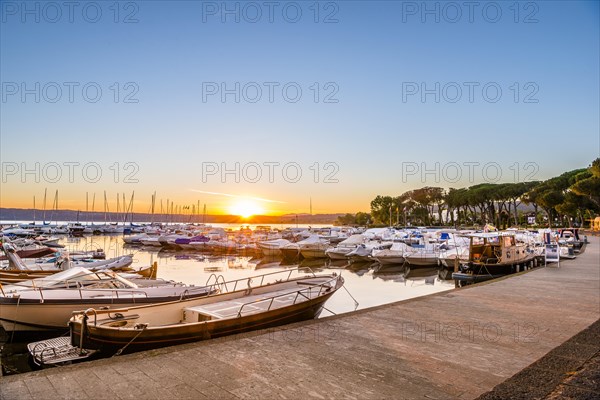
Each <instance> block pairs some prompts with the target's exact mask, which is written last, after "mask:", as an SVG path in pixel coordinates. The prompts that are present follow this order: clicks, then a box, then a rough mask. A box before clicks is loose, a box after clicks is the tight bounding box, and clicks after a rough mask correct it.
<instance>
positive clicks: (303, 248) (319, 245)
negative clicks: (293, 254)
mask: <svg viewBox="0 0 600 400" xmlns="http://www.w3.org/2000/svg"><path fill="white" fill-rule="evenodd" d="M296 244H297V245H298V248H299V250H300V254H302V257H304V258H306V259H309V258H325V257H327V254H325V250H327V248H328V247H329V241H328V240H324V239H321V238H320V237H319V235H310V236H309V237H307V238H306V239H304V240H301V241H299V242H297V243H296Z"/></svg>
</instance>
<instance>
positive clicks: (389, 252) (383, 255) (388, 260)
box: [371, 242, 408, 265]
mask: <svg viewBox="0 0 600 400" xmlns="http://www.w3.org/2000/svg"><path fill="white" fill-rule="evenodd" d="M407 247H408V246H407V245H406V244H405V243H402V242H395V243H393V244H392V247H390V248H389V249H380V250H373V252H372V253H371V257H372V258H373V259H375V260H377V262H378V263H379V264H381V265H388V264H404V253H405V252H406V249H407Z"/></svg>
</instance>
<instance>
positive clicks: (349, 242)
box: [325, 234, 365, 260]
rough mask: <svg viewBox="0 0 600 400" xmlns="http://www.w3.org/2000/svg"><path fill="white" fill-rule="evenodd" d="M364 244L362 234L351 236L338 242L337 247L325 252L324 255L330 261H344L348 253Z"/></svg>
mask: <svg viewBox="0 0 600 400" xmlns="http://www.w3.org/2000/svg"><path fill="white" fill-rule="evenodd" d="M364 242H365V237H364V236H363V235H362V234H357V235H352V236H350V237H349V238H347V239H344V240H342V241H341V242H339V243H338V244H337V246H335V247H330V248H328V249H327V250H325V254H327V256H328V257H329V258H330V259H332V260H346V259H347V257H346V256H347V255H348V253H350V252H351V251H353V250H355V249H356V248H357V247H358V246H359V245H360V244H362V243H364Z"/></svg>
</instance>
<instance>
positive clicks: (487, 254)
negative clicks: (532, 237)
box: [452, 232, 535, 283]
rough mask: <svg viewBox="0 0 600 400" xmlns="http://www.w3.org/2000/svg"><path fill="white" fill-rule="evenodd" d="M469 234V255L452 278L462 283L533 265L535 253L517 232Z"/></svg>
mask: <svg viewBox="0 0 600 400" xmlns="http://www.w3.org/2000/svg"><path fill="white" fill-rule="evenodd" d="M465 237H468V238H469V240H470V241H469V258H468V261H467V262H466V263H462V264H461V266H460V271H457V272H455V273H454V274H452V278H453V279H455V280H456V281H459V282H463V283H470V282H480V281H483V280H488V279H494V278H497V277H500V276H503V275H507V274H510V273H514V272H519V271H520V270H521V269H526V268H528V267H532V266H533V265H534V258H535V254H534V252H533V251H532V249H530V247H529V245H528V244H526V243H520V242H518V241H517V240H516V234H515V233H514V232H489V233H488V232H486V233H472V234H468V235H465Z"/></svg>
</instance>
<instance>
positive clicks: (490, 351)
mask: <svg viewBox="0 0 600 400" xmlns="http://www.w3.org/2000/svg"><path fill="white" fill-rule="evenodd" d="M589 240H590V244H588V245H587V246H586V249H585V252H584V253H583V254H581V255H579V256H578V257H577V259H575V260H570V261H565V262H561V265H560V268H556V267H555V266H549V267H545V268H538V269H535V270H533V271H527V272H524V273H520V274H516V275H513V276H509V277H506V278H503V279H499V280H495V281H491V282H487V283H485V284H479V285H474V286H470V287H465V288H461V289H455V290H451V291H447V292H443V293H437V294H433V295H429V296H425V297H420V298H416V299H411V300H407V301H402V302H397V303H393V304H387V305H384V306H380V307H376V308H371V309H366V310H359V311H356V312H353V313H348V314H343V315H338V316H334V317H329V318H323V319H319V320H313V321H306V322H302V323H298V324H293V325H289V326H286V327H282V328H278V329H268V330H263V331H257V332H251V333H247V334H241V335H235V336H229V337H225V338H220V339H216V340H211V341H205V342H198V343H193V344H187V345H182V346H176V347H171V348H164V349H158V350H152V351H148V352H142V353H136V354H130V355H124V356H119V357H113V358H109V359H102V360H97V361H92V362H87V363H81V364H75V365H71V366H66V367H60V368H52V369H46V370H41V371H35V372H30V373H24V374H19V375H12V376H5V377H2V378H0V398H1V399H3V400H4V399H6V400H9V399H10V400H12V399H45V400H46V399H68V398H74V399H75V398H76V399H82V398H93V399H104V398H106V399H174V398H175V399H180V398H181V399H183V398H190V399H203V398H212V399H299V398H302V399H330V398H335V399H384V398H385V399H387V398H390V399H391V398H394V399H449V398H457V399H473V398H477V397H479V396H482V395H483V398H503V396H502V392H500V394H499V395H497V396H496V397H495V395H494V394H493V392H492V394H490V393H488V392H490V391H491V390H492V389H494V388H495V387H497V386H498V385H500V386H498V387H499V388H501V389H500V390H506V391H507V392H505V393H512V394H513V395H514V393H521V394H523V393H526V394H527V393H529V394H531V393H532V391H536V393H537V394H538V395H539V396H540V397H539V398H544V397H545V396H546V395H547V394H549V393H550V392H552V391H553V390H554V389H555V387H556V386H557V385H559V384H560V383H561V382H562V383H564V382H565V379H567V378H568V377H569V376H570V375H572V374H573V373H574V372H575V371H576V370H577V369H578V368H580V367H581V366H582V365H584V364H585V363H587V362H589V361H590V360H592V359H597V355H598V354H599V352H600V340H598V337H599V336H600V332H599V330H598V329H595V330H593V329H592V330H590V329H591V328H589V327H590V326H591V325H593V324H594V323H595V322H596V321H597V320H598V319H599V318H600V240H599V238H597V237H592V238H589ZM348 301H351V299H350V298H349V299H348ZM597 325H598V324H596V325H595V326H596V327H597ZM586 329H587V331H586ZM582 331H584V334H582V335H580V336H576V335H578V334H580V332H582ZM585 332H587V333H585ZM590 332H591V333H590ZM574 337H575V338H574ZM577 337H580V338H583V339H581V340H578V339H577ZM590 338H591V339H590ZM571 339H572V340H571ZM594 339H595V340H594ZM565 342H566V343H565ZM561 345H562V346H561ZM559 346H561V347H559ZM565 346H566V347H565ZM553 350H555V351H553ZM551 351H553V352H552V353H550V352H551ZM548 353H550V354H548ZM594 357H596V358H594ZM536 362H537V364H536ZM536 365H537V366H536ZM528 367H529V368H528ZM520 371H525V373H524V374H521V375H525V377H522V378H520V380H518V379H517V382H516V383H515V382H514V381H515V379H516V378H515V377H514V376H518V375H516V374H518V373H519V372H520ZM527 371H533V372H527ZM536 371H537V372H536ZM536 373H537V374H538V375H535V374H536ZM511 377H513V378H512V381H513V383H514V384H516V387H517V389H519V390H521V391H520V392H519V391H518V390H517V391H516V392H515V391H514V390H515V386H514V385H513V386H511V385H508V384H505V386H506V387H505V389H502V385H501V384H503V383H504V382H511ZM497 390H498V389H497ZM511 390H513V391H512V392H511ZM527 390H529V391H527ZM486 393H487V395H486ZM526 394H525V395H523V397H524V398H525V397H528V395H526ZM511 396H512V395H511ZM512 397H513V398H519V396H517V395H514V396H512ZM590 398H591V397H590Z"/></svg>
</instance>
